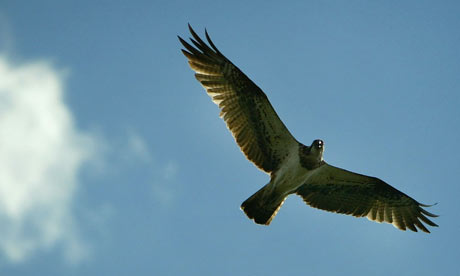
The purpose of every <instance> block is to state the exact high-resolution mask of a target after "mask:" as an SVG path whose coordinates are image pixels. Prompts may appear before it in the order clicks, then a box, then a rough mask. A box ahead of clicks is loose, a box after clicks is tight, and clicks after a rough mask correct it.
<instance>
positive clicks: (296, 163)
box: [178, 25, 438, 233]
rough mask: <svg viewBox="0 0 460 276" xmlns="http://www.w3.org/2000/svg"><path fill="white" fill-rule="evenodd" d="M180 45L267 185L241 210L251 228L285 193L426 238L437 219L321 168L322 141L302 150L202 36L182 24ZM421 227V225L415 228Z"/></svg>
mask: <svg viewBox="0 0 460 276" xmlns="http://www.w3.org/2000/svg"><path fill="white" fill-rule="evenodd" d="M189 29H190V33H191V34H192V36H193V38H190V41H191V42H192V44H193V45H192V44H189V43H188V42H186V41H185V40H183V39H182V38H181V37H180V36H178V38H179V40H180V42H181V43H182V45H183V46H184V47H185V50H184V49H183V50H182V53H183V54H184V55H185V56H186V57H187V59H188V62H189V64H190V67H191V68H192V69H193V70H194V71H195V72H196V74H195V77H196V79H197V80H198V81H199V82H200V83H201V85H202V86H203V87H204V88H205V89H206V91H207V93H208V95H209V96H210V97H211V98H212V100H213V101H214V103H216V104H217V105H218V106H219V108H220V110H221V112H220V117H221V118H222V119H223V120H224V121H225V123H226V124H227V127H228V129H229V130H230V131H231V133H232V135H233V137H234V138H235V141H236V143H237V144H238V146H239V147H240V149H241V151H242V152H243V153H244V155H245V156H246V157H247V159H249V160H250V161H251V162H252V163H254V165H255V166H257V168H259V169H260V170H262V171H264V172H266V173H267V174H269V175H270V182H269V183H268V184H267V185H265V186H264V187H262V188H261V189H260V190H259V191H257V192H256V193H255V194H253V195H252V196H251V197H249V198H248V199H247V200H246V201H244V202H243V204H242V205H241V209H242V210H243V211H244V212H245V213H246V215H247V216H248V217H249V218H250V219H253V220H254V221H255V222H256V223H258V224H264V225H269V224H270V222H271V221H272V220H273V218H274V217H275V216H276V214H277V212H278V210H279V209H280V207H281V206H282V205H283V203H284V201H285V199H286V198H287V196H288V195H290V194H297V195H299V196H301V197H302V198H303V200H304V201H305V202H306V203H307V204H308V205H310V206H312V207H315V208H319V209H322V210H326V211H330V212H335V213H341V214H347V215H353V216H355V217H367V218H368V219H369V220H373V221H377V222H386V223H390V224H393V225H394V226H395V227H396V228H398V229H401V230H406V229H410V230H412V231H415V232H417V228H418V229H420V230H422V231H424V232H427V233H430V231H428V229H427V228H426V227H425V225H424V224H423V223H425V224H427V225H430V226H438V225H436V224H435V223H434V222H432V221H431V220H430V219H429V218H428V217H437V215H434V214H432V213H430V212H428V211H426V210H425V209H423V208H422V207H429V206H431V205H424V204H421V203H419V202H418V201H416V200H414V199H413V198H411V197H410V196H408V195H406V194H404V193H402V192H400V191H399V190H397V189H395V188H393V187H392V186H390V185H388V184H387V183H385V182H384V181H382V180H380V179H378V178H376V177H371V176H366V175H362V174H358V173H354V172H350V171H347V170H344V169H340V168H337V167H334V166H332V165H329V164H328V163H326V162H325V161H324V160H323V152H324V142H323V141H322V140H319V139H317V140H314V141H313V142H312V143H311V145H309V146H306V145H304V144H302V143H300V142H298V141H297V140H296V139H295V138H294V137H293V136H292V135H291V133H290V132H289V130H288V129H287V128H286V126H285V125H284V124H283V122H282V121H281V120H280V118H279V117H278V115H277V114H276V112H275V110H274V109H273V107H272V105H271V104H270V102H269V100H268V98H267V96H266V95H265V93H264V92H263V91H262V90H261V89H260V88H259V87H258V86H257V85H256V84H255V83H254V82H252V81H251V80H250V79H249V78H248V77H247V76H246V75H245V74H244V73H243V72H242V71H241V70H240V69H239V68H238V67H236V66H235V65H234V64H233V63H232V62H231V61H230V60H229V59H227V58H226V57H225V56H224V55H223V54H222V53H221V52H220V51H219V50H218V49H217V47H216V46H215V45H214V43H213V42H212V41H211V39H210V37H209V35H208V32H207V31H205V35H206V39H207V41H208V44H207V43H205V42H204V41H203V40H202V39H201V38H200V37H199V36H198V35H197V34H196V33H195V31H194V30H193V29H192V27H191V26H190V25H189ZM422 222H423V223H422Z"/></svg>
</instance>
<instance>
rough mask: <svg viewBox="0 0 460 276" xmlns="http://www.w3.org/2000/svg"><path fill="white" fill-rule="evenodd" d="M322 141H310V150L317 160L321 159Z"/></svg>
mask: <svg viewBox="0 0 460 276" xmlns="http://www.w3.org/2000/svg"><path fill="white" fill-rule="evenodd" d="M323 151H324V142H323V140H319V139H316V140H315V141H313V143H311V146H310V152H311V154H313V155H314V156H316V157H317V158H318V160H319V161H323Z"/></svg>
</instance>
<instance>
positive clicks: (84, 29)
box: [0, 1, 460, 275]
mask: <svg viewBox="0 0 460 276" xmlns="http://www.w3.org/2000/svg"><path fill="white" fill-rule="evenodd" d="M458 14H460V5H459V4H458V2H457V1H437V2H434V1H380V2H376V1H372V2H370V1H291V2H289V4H280V3H279V1H222V2H220V1H97V2H95V1H29V2H28V3H27V4H25V3H24V2H20V1H2V2H1V4H0V76H1V77H0V137H1V138H0V164H1V166H2V170H1V172H0V221H1V222H2V225H3V226H2V227H0V274H1V275H38V274H39V275H132V274H136V275H203V274H204V275H207V274H212V275H216V274H218V275H280V273H282V274H283V275H294V274H301V275H305V274H308V275H395V274H398V275H433V274H436V275H457V274H460V269H459V266H458V260H459V259H460V249H459V246H458V245H459V244H460V239H459V238H458V233H459V231H460V222H459V215H458V211H459V209H460V208H459V203H458V196H459V194H460V188H459V187H460V186H459V183H458V179H457V174H458V172H459V171H460V162H459V161H458V156H459V155H460V150H459V148H458V146H457V144H458V141H459V140H460V131H459V130H460V128H459V122H458V120H459V119H460V111H459V109H458V107H459V106H460V93H459V91H460V78H459V75H460V53H459V51H458V49H460V32H458V30H459V29H460V17H459V16H458ZM187 23H191V24H192V26H193V27H194V28H195V30H196V31H197V32H198V33H199V34H200V35H202V34H203V33H204V28H205V27H206V28H207V29H208V31H209V33H210V35H211V37H212V38H213V41H214V42H215V44H216V45H217V47H219V48H220V50H221V51H222V52H223V53H224V54H225V55H226V56H227V57H228V58H229V59H231V60H232V61H233V62H234V63H235V64H236V65H237V66H238V67H239V68H240V69H242V70H243V71H244V72H245V73H246V74H247V75H248V76H249V77H250V78H251V79H252V80H253V81H254V82H256V83H257V84H258V85H259V86H260V87H261V88H262V89H263V90H264V91H265V92H266V94H267V95H268V97H269V99H270V101H271V103H272V105H273V106H274V107H275V109H276V111H277V112H278V114H279V116H280V117H281V119H282V120H283V121H284V123H285V124H286V125H287V127H288V128H289V129H290V131H291V133H292V134H293V135H294V136H295V137H296V138H297V139H298V140H299V141H302V142H304V143H305V144H307V145H309V144H310V143H311V141H312V140H314V139H317V138H321V139H323V140H324V141H325V144H326V150H325V160H326V161H327V162H329V163H330V164H333V165H336V166H338V167H342V168H345V169H348V170H352V171H356V172H360V173H363V174H368V175H373V176H378V177H379V178H381V179H383V180H384V181H386V182H388V183H389V184H391V185H393V186H394V187H396V188H398V189H399V190H401V191H403V192H405V193H407V194H409V195H410V196H412V197H414V198H415V199H416V200H418V201H420V202H422V203H426V204H433V203H438V204H437V205H436V206H434V207H432V208H429V211H430V212H433V213H436V214H439V215H440V217H439V218H436V219H435V222H436V223H437V224H439V225H440V227H439V228H430V230H432V233H431V234H425V233H413V232H403V231H399V230H397V229H396V228H394V227H393V226H391V225H388V224H378V223H373V222H370V221H368V220H367V219H362V218H361V219H357V218H353V217H349V216H344V215H337V214H332V213H327V212H324V211H320V210H316V209H313V208H310V207H308V206H306V205H305V204H304V203H303V202H302V200H301V199H300V198H298V197H295V196H291V197H289V198H288V200H287V201H286V203H285V204H284V206H283V208H282V209H281V210H280V212H279V214H278V215H277V217H276V218H275V220H274V221H273V222H272V224H271V225H270V226H269V227H264V226H259V225H256V224H254V223H253V222H252V221H250V220H248V219H247V218H246V216H245V215H244V213H243V212H242V211H241V210H240V209H239V206H240V204H241V202H243V201H244V200H245V199H246V198H247V197H249V196H250V195H252V194H253V193H254V192H255V191H257V190H258V189H259V188H260V187H261V186H262V185H264V184H266V183H267V182H268V180H269V179H268V176H267V175H265V174H264V173H262V172H260V171H258V170H257V169H256V168H255V167H254V166H253V165H252V164H251V163H250V162H248V161H247V160H246V159H245V158H244V156H243V155H242V154H241V152H240V151H239V149H238V147H237V146H236V144H235V142H234V141H233V138H232V136H231V135H230V133H229V132H228V131H227V129H226V127H225V124H224V123H223V122H222V120H221V119H220V118H219V117H218V114H219V111H218V108H217V107H216V106H215V105H214V104H213V103H212V102H211V100H210V99H209V97H208V96H207V95H206V93H205V92H204V89H203V88H202V87H201V86H200V85H199V84H198V82H197V81H196V80H195V79H194V77H193V72H192V71H191V70H190V68H189V67H188V64H187V62H186V59H185V57H184V56H183V55H182V54H181V52H180V48H181V45H180V44H179V42H178V40H177V37H176V36H177V35H181V36H182V37H184V38H186V37H188V36H189V34H188V29H187Z"/></svg>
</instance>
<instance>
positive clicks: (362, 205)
mask: <svg viewBox="0 0 460 276" xmlns="http://www.w3.org/2000/svg"><path fill="white" fill-rule="evenodd" d="M317 170H318V171H317V172H316V173H315V174H313V175H312V176H311V177H310V178H309V179H308V180H307V181H306V183H305V184H303V185H302V186H300V187H299V188H298V189H297V191H296V193H297V194H298V195H300V196H301V197H302V198H303V199H304V201H305V202H306V203H307V204H309V205H310V206H312V207H315V208H319V209H323V210H326V211H331V212H335V213H341V214H347V215H353V216H355V217H363V216H367V218H368V219H369V220H373V221H377V222H387V223H391V224H393V225H394V226H395V227H396V228H398V229H401V230H406V228H408V229H410V230H412V231H415V232H417V228H419V229H420V230H422V231H424V232H427V233H429V232H430V231H428V229H426V227H425V226H424V225H423V224H422V222H424V223H426V224H428V225H430V226H437V225H436V224H435V223H433V222H432V221H431V220H429V219H428V218H427V217H426V216H429V217H437V216H436V215H434V214H432V213H430V212H428V211H426V210H424V209H423V208H422V207H429V206H428V205H424V204H421V203H419V202H417V201H416V200H414V199H412V198H411V197H409V196H408V195H406V194H404V193H402V192H400V191H398V190H397V189H395V188H393V187H392V186H390V185H388V184H387V183H385V182H383V181H382V180H380V179H378V178H375V177H370V176H365V175H361V174H357V173H353V172H350V171H347V170H343V169H340V168H337V167H334V166H331V165H329V164H327V163H325V164H323V165H322V166H321V167H320V168H318V169H317ZM421 221H422V222H421Z"/></svg>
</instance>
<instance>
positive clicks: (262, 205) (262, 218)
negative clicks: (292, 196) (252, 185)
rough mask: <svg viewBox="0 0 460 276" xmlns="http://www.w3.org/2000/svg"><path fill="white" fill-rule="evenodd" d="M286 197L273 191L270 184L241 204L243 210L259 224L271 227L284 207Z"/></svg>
mask: <svg viewBox="0 0 460 276" xmlns="http://www.w3.org/2000/svg"><path fill="white" fill-rule="evenodd" d="M285 199H286V196H280V195H279V194H277V193H276V192H274V191H273V189H272V187H270V184H267V185H265V186H264V187H262V189H260V190H259V191H257V192H256V193H255V194H253V195H252V196H251V197H249V198H248V199H246V200H245V201H244V202H243V204H241V210H243V211H244V212H245V213H246V215H247V216H248V217H249V218H250V219H253V220H254V221H255V222H256V223H258V224H265V225H269V224H270V222H271V221H272V220H273V218H274V217H275V216H276V214H277V213H278V210H279V209H280V208H281V205H283V203H284V200H285Z"/></svg>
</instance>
